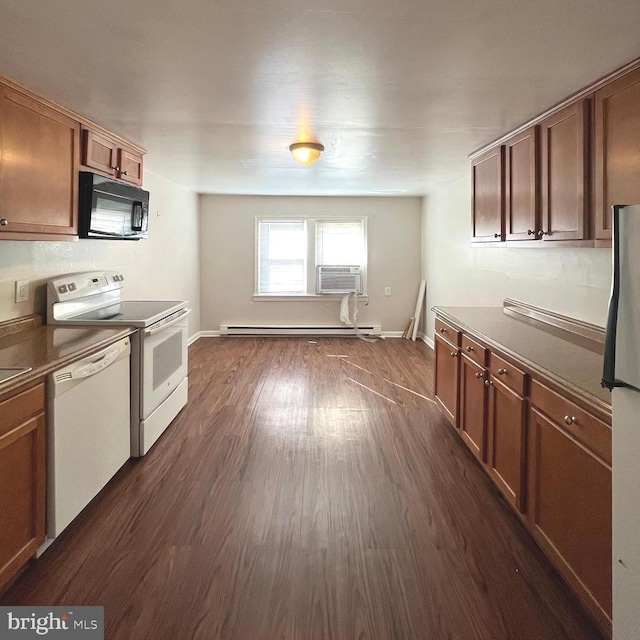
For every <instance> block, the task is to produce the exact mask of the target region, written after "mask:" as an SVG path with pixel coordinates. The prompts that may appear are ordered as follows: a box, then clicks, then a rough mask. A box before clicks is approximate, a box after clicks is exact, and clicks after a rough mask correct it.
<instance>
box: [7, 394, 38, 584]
mask: <svg viewBox="0 0 640 640" xmlns="http://www.w3.org/2000/svg"><path fill="white" fill-rule="evenodd" d="M44 411H45V393H44V383H43V382H40V383H38V384H36V385H35V386H33V387H30V388H28V389H26V390H24V391H21V392H19V393H15V394H14V395H11V396H10V397H8V398H6V399H4V400H2V401H0V513H1V514H2V517H1V518H0V588H2V586H3V585H4V584H5V583H6V582H7V581H8V580H9V579H10V578H11V577H13V575H14V574H15V573H16V572H17V571H18V570H19V569H20V568H21V567H22V565H24V564H25V562H27V560H29V558H30V557H31V556H32V555H33V554H34V553H35V552H36V550H37V549H38V547H39V546H40V545H41V544H42V543H43V542H44V539H45V495H46V478H47V474H46V443H45V438H46V427H45V413H44Z"/></svg>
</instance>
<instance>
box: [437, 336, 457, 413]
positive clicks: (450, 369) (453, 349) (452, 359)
mask: <svg viewBox="0 0 640 640" xmlns="http://www.w3.org/2000/svg"><path fill="white" fill-rule="evenodd" d="M434 344H435V356H436V375H435V384H434V392H435V394H436V397H437V398H438V400H439V401H440V404H441V406H442V408H443V409H444V411H445V413H446V414H447V416H448V418H449V420H451V422H452V423H453V424H454V426H457V424H458V369H459V363H460V349H459V348H458V347H457V346H455V345H453V344H451V343H450V342H449V341H447V340H445V339H444V338H441V337H440V336H439V335H436V336H435V341H434Z"/></svg>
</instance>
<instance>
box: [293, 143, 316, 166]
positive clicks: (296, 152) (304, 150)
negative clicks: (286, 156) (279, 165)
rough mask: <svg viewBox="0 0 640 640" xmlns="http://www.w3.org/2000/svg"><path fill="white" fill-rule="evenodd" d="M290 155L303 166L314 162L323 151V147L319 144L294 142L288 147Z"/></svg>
mask: <svg viewBox="0 0 640 640" xmlns="http://www.w3.org/2000/svg"><path fill="white" fill-rule="evenodd" d="M289 151H291V155H292V156H293V157H294V158H295V159H296V160H297V161H298V162H300V163H301V164H304V165H305V166H308V165H310V164H311V163H312V162H315V161H316V160H317V159H318V158H319V157H320V154H321V153H322V152H323V151H324V146H323V145H321V144H320V143H319V142H295V143H294V144H292V145H289Z"/></svg>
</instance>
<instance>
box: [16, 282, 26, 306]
mask: <svg viewBox="0 0 640 640" xmlns="http://www.w3.org/2000/svg"><path fill="white" fill-rule="evenodd" d="M28 300H29V281H28V280H16V302H27V301H28Z"/></svg>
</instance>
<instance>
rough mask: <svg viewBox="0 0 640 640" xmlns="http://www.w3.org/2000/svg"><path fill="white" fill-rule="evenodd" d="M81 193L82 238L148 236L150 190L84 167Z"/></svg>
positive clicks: (81, 173) (140, 237) (79, 224)
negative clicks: (92, 171)
mask: <svg viewBox="0 0 640 640" xmlns="http://www.w3.org/2000/svg"><path fill="white" fill-rule="evenodd" d="M78 196H79V198H78V199H79V211H78V213H79V215H78V227H79V230H78V231H79V235H80V237H81V238H94V239H102V240H140V239H142V238H146V237H147V236H148V234H149V192H148V191H145V190H144V189H139V188H138V187H134V186H131V185H128V184H123V183H122V182H118V181H116V180H111V179H109V178H104V177H103V176H99V175H96V174H95V173H90V172H89V171H81V172H80V184H79V194H78Z"/></svg>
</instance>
